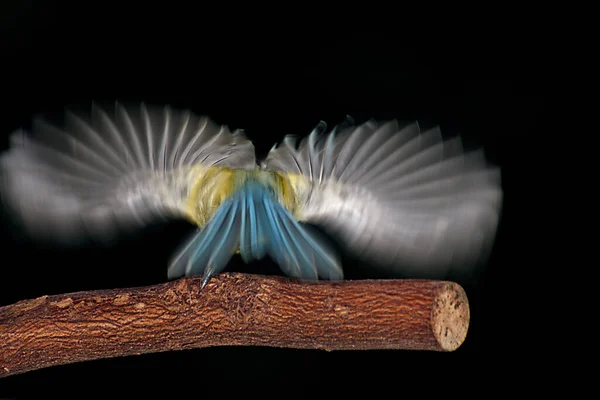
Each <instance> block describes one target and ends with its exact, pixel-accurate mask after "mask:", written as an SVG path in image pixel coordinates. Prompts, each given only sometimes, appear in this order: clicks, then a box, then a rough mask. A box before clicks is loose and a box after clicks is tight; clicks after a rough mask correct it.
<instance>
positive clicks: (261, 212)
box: [168, 181, 343, 284]
mask: <svg viewBox="0 0 600 400" xmlns="http://www.w3.org/2000/svg"><path fill="white" fill-rule="evenodd" d="M238 248H239V250H240V255H241V256H242V258H243V260H244V261H245V262H250V261H252V260H259V259H261V258H263V257H264V256H266V255H267V254H268V255H269V256H271V257H272V258H273V259H274V261H275V262H277V263H278V264H279V266H280V268H281V270H282V272H284V273H285V274H286V275H288V276H292V277H296V278H300V279H318V278H319V277H320V278H322V279H343V272H342V269H341V265H340V261H339V258H338V256H337V253H336V252H335V250H334V249H333V248H332V247H331V245H330V244H329V242H328V241H327V239H325V238H324V237H322V236H320V235H319V234H318V232H316V231H313V230H312V229H311V228H310V227H309V226H306V225H303V224H301V223H299V222H297V221H296V220H295V219H294V218H293V216H292V215H291V214H290V213H289V212H288V211H287V210H286V209H285V208H284V207H283V206H282V205H281V204H280V203H279V202H278V201H277V199H276V198H275V196H274V195H273V194H272V193H271V192H270V191H269V190H268V189H267V188H266V187H264V186H262V185H260V184H259V183H257V182H253V181H250V182H248V183H247V184H245V185H244V187H242V188H241V189H240V190H238V191H237V192H236V193H235V194H234V195H233V196H232V197H231V198H230V199H228V200H227V201H225V202H224V203H223V204H222V205H221V206H220V207H219V209H218V210H217V212H216V213H215V215H214V216H213V217H212V219H211V220H210V221H209V222H208V224H207V225H206V226H205V227H204V229H203V230H201V231H199V232H197V233H196V234H195V235H194V236H193V238H192V239H190V240H189V241H187V242H186V243H185V245H183V246H182V247H181V249H180V250H179V251H178V252H177V253H176V255H175V257H174V258H173V261H172V263H171V266H170V267H169V273H168V274H169V278H171V279H172V278H177V277H180V276H183V275H186V276H195V275H200V274H203V275H204V279H203V284H205V283H206V282H207V281H208V280H209V279H210V277H211V276H212V275H214V274H218V273H219V272H221V271H223V270H224V269H225V267H226V266H227V263H228V262H229V260H230V259H231V257H232V256H233V254H234V253H235V251H236V249H238Z"/></svg>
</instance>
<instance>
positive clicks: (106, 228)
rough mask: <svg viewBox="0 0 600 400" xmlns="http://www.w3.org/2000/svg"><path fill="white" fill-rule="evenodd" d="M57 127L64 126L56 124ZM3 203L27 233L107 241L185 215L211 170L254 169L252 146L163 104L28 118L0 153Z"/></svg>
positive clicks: (205, 120) (49, 237) (56, 238)
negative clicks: (55, 118) (56, 118)
mask: <svg viewBox="0 0 600 400" xmlns="http://www.w3.org/2000/svg"><path fill="white" fill-rule="evenodd" d="M63 126H64V127H63ZM0 161H1V164H0V171H1V175H0V178H1V181H0V184H1V186H0V190H1V192H0V193H1V196H2V200H3V202H4V204H5V206H7V207H8V209H9V210H10V211H12V214H13V215H15V216H16V217H17V218H18V220H20V222H21V223H22V225H23V227H24V228H25V229H26V231H27V232H28V233H29V234H30V235H31V236H33V237H35V238H39V239H42V240H44V239H47V240H51V241H53V242H56V241H58V242H61V243H63V244H76V243H80V242H81V241H82V240H87V239H92V240H94V241H97V242H106V241H111V240H113V239H115V238H117V237H119V235H120V233H123V232H125V231H132V230H134V229H136V228H140V227H142V226H144V225H146V224H149V223H152V222H155V221H159V220H165V219H171V218H189V219H192V218H190V215H189V214H190V212H191V211H190V207H189V204H187V199H188V198H189V195H190V192H191V191H192V190H194V184H195V183H196V182H199V181H201V179H202V178H203V176H205V175H206V174H207V173H208V172H209V171H210V170H211V169H214V167H229V168H241V169H252V168H255V166H256V161H255V155H254V147H253V145H252V144H251V143H250V141H248V140H247V139H246V137H245V136H244V135H243V134H242V133H241V132H240V131H235V132H231V131H230V130H229V129H228V128H227V127H226V126H220V125H217V124H216V123H214V122H213V121H211V120H210V119H208V118H207V117H201V116H197V115H195V114H194V113H192V112H190V111H186V110H176V109H172V108H170V107H168V106H166V107H151V106H146V105H145V104H141V105H139V106H136V107H126V106H124V105H122V104H120V103H116V104H115V107H114V109H113V110H111V111H110V112H106V111H105V110H104V109H102V108H100V107H99V106H97V105H93V106H92V109H91V114H90V115H88V116H85V117H84V116H81V115H78V114H75V113H73V112H70V111H67V112H66V114H65V119H64V125H62V126H61V127H58V126H55V125H52V124H50V123H49V122H47V121H46V120H43V119H39V118H38V119H35V120H34V121H33V126H32V129H31V131H28V132H24V131H22V130H21V131H18V132H15V133H14V134H13V135H12V136H11V139H10V149H9V150H8V151H7V152H6V153H4V154H3V155H2V157H1V160H0Z"/></svg>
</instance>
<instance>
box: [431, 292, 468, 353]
mask: <svg viewBox="0 0 600 400" xmlns="http://www.w3.org/2000/svg"><path fill="white" fill-rule="evenodd" d="M431 318H432V321H431V326H432V328H433V333H434V335H435V337H436V339H437V341H438V343H439V344H440V347H441V348H442V350H445V351H454V350H456V349H457V348H459V347H460V345H461V344H462V343H463V342H464V341H465V338H466V337H467V331H468V330H469V320H470V311H469V301H468V299H467V295H466V293H465V291H464V290H463V288H462V287H460V286H459V285H457V284H455V283H448V284H447V285H445V286H444V287H443V288H441V289H440V290H439V292H438V293H437V296H436V297H435V300H434V306H433V309H432V314H431Z"/></svg>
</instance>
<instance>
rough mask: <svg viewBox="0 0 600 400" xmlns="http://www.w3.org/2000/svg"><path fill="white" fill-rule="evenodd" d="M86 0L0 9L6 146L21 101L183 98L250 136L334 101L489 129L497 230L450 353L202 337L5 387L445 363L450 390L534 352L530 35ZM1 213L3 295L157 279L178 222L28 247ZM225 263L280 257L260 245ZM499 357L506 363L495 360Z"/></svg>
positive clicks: (320, 378)
mask: <svg viewBox="0 0 600 400" xmlns="http://www.w3.org/2000/svg"><path fill="white" fill-rule="evenodd" d="M89 7H90V8H89V9H87V10H86V11H83V10H74V9H71V8H66V7H58V6H55V5H53V4H52V3H44V5H35V6H34V5H32V4H31V3H28V2H21V3H19V4H18V5H16V6H13V7H12V8H7V9H6V10H5V11H4V14H3V15H2V18H3V19H2V29H3V34H2V39H3V41H4V42H3V48H2V68H3V72H2V78H3V86H2V99H3V102H4V103H3V105H2V107H3V108H2V110H3V112H2V123H1V128H2V129H1V132H2V139H1V142H0V144H1V145H2V147H3V149H4V148H6V146H7V137H8V134H9V133H10V132H12V131H13V130H15V129H17V128H19V127H22V126H24V127H26V126H27V124H28V123H29V121H30V119H31V117H32V116H33V115H35V114H37V113H40V112H44V113H46V112H60V111H62V109H63V107H64V106H67V105H76V106H84V107H85V106H87V105H89V104H90V102H91V101H98V102H111V101H114V100H121V101H134V102H137V101H146V102H149V103H155V104H171V105H172V106H175V107H185V108H190V109H191V110H193V111H195V112H197V113H200V114H208V115H210V116H211V117H213V118H214V119H215V120H216V121H217V122H220V123H224V124H227V125H229V126H230V127H231V128H234V129H235V128H244V129H245V130H246V132H247V134H248V136H249V137H250V138H251V139H252V140H253V141H254V143H255V146H256V147H257V152H258V153H259V154H264V153H265V152H266V151H268V150H269V148H270V147H271V146H272V145H273V143H274V142H276V141H279V140H280V139H281V138H282V137H283V135H285V134H290V133H291V134H298V135H304V134H306V133H308V132H310V130H311V129H312V128H313V127H314V126H315V125H316V123H317V122H319V120H324V121H326V122H327V123H328V124H329V125H330V127H331V126H333V125H335V124H336V123H338V122H340V121H341V120H342V119H343V118H344V116H345V115H347V114H349V115H351V116H353V117H354V118H355V119H356V120H359V121H360V120H364V119H366V118H375V119H388V118H398V119H401V120H407V121H412V120H418V121H420V122H421V123H423V124H424V125H433V124H439V125H440V126H441V128H442V132H444V133H445V134H448V135H457V134H460V135H461V136H462V137H463V138H464V139H465V143H466V144H467V146H472V147H479V146H482V147H484V148H485V150H486V155H487V157H488V158H489V159H490V161H492V162H493V163H495V164H497V165H499V166H500V167H501V168H502V181H503V188H504V191H505V201H504V208H503V215H502V219H501V223H500V227H499V231H498V235H497V241H496V246H495V248H494V251H493V253H492V256H491V259H490V261H489V265H488V267H487V268H486V269H485V270H484V271H483V272H482V273H481V276H480V277H478V279H477V280H475V281H469V282H461V283H463V284H464V287H465V289H466V290H467V294H468V296H469V300H470V303H471V312H472V320H471V328H470V331H469V335H468V337H467V340H466V342H465V343H464V345H463V346H462V347H461V348H459V349H458V350H457V351H456V352H453V353H448V354H441V353H428V352H404V351H372V352H333V353H326V352H320V351H299V350H286V349H271V348H211V349H201V350H196V351H186V352H173V353H164V354H154V355H145V356H136V357H127V358H120V359H115V360H99V361H93V362H86V363H80V364H76V365H68V366H59V367H54V368H48V369H44V370H39V371H34V372H30V373H27V374H24V375H18V376H13V377H9V378H6V379H2V380H0V397H2V396H15V395H24V394H29V393H32V392H37V391H38V390H41V391H42V392H43V393H44V394H47V395H51V396H64V395H67V394H71V393H75V394H77V393H80V392H78V391H79V390H81V389H79V388H80V387H83V388H94V391H107V393H111V392H112V391H113V390H114V388H115V387H116V386H117V385H122V386H123V387H124V388H127V389H130V390H133V391H136V392H137V391H139V390H142V388H144V389H149V390H150V391H151V392H153V391H154V390H158V389H164V388H169V390H175V391H187V390H191V391H192V392H195V393H196V394H197V395H202V394H203V393H204V391H205V390H208V389H211V388H218V389H220V390H226V391H228V390H230V389H232V388H234V387H236V386H237V385H239V387H241V388H243V389H244V390H249V389H250V388H258V389H259V390H268V389H269V388H272V387H273V386H272V385H273V383H281V382H284V383H285V384H287V385H288V390H289V388H290V387H291V388H294V389H293V390H294V391H295V390H297V389H302V388H305V387H311V386H314V385H316V384H319V383H321V384H324V385H327V386H329V387H334V388H338V389H341V388H351V389H354V388H357V387H392V386H393V387H396V386H398V385H400V384H401V385H404V387H410V386H411V384H413V383H415V382H416V381H417V379H418V378H423V379H425V380H431V379H433V377H440V376H442V377H443V378H450V379H456V380H458V381H459V382H460V381H462V380H464V379H466V380H467V381H469V382H471V384H468V385H465V386H461V389H460V391H461V392H464V391H466V392H477V391H478V390H479V389H477V387H478V385H477V384H476V382H483V381H487V380H490V381H491V382H493V383H494V384H495V385H499V386H502V385H504V384H505V383H506V382H508V381H510V382H511V384H515V383H516V382H518V380H519V379H518V378H519V377H524V376H526V371H527V370H528V368H530V367H531V365H532V364H533V363H534V362H535V356H534V355H533V353H532V352H522V351H521V349H522V348H523V347H524V346H526V345H527V343H528V341H529V337H530V334H531V330H530V327H531V326H533V324H535V322H536V321H535V320H533V319H531V318H529V317H526V315H529V311H530V310H531V309H533V308H534V307H535V305H534V304H535V303H534V302H531V301H530V300H531V298H533V295H532V294H529V295H528V294H527V292H526V287H525V284H524V283H523V282H525V281H526V279H524V278H526V277H528V276H534V274H535V273H536V271H532V270H531V269H530V268H531V265H530V264H528V259H529V255H528V245H529V244H528V243H529V242H530V241H531V238H530V237H529V236H528V232H527V231H526V230H525V229H523V220H524V219H525V216H526V215H527V213H528V212H529V210H527V209H526V208H525V207H524V204H525V203H526V201H524V199H523V195H522V193H523V192H524V190H526V188H527V187H528V186H529V184H530V181H529V179H530V177H531V175H530V173H529V171H528V170H527V162H528V159H527V158H526V157H527V153H526V151H525V149H526V145H527V144H529V143H533V142H535V141H537V140H541V139H542V134H543V132H544V127H543V125H542V124H543V121H542V120H541V113H542V111H543V110H544V107H545V101H546V99H545V97H544V93H543V90H542V88H543V85H542V82H543V80H544V77H543V74H544V69H543V67H542V65H543V61H542V59H541V54H540V50H539V49H540V47H539V46H536V45H533V44H529V43H524V42H521V41H518V43H516V42H510V43H506V42H505V41H504V39H505V38H504V37H502V36H503V35H499V36H500V37H497V38H495V39H489V38H485V39H484V38H482V37H479V38H478V37H477V35H468V36H469V37H470V40H469V41H468V42H465V41H463V40H462V39H458V38H457V39H454V38H449V37H447V36H446V35H444V32H443V30H441V32H440V33H438V34H437V35H433V34H432V36H433V37H434V39H432V40H426V41H421V40H415V39H414V38H413V37H412V36H406V35H405V34H404V33H400V32H399V31H398V30H396V29H389V30H381V31H377V32H375V31H358V30H357V29H355V24H352V23H348V25H346V26H345V29H340V30H338V31H337V33H331V34H324V33H323V32H320V31H319V30H320V27H321V25H322V24H324V22H319V23H318V25H317V26H316V27H314V28H311V25H312V24H314V23H316V21H307V24H306V26H304V27H303V28H299V29H298V30H297V31H294V30H292V29H290V30H289V32H288V31H287V30H286V31H285V33H284V32H283V31H282V30H281V28H277V29H275V28H268V27H265V26H263V25H262V24H260V23H257V24H256V25H255V26H252V27H248V28H245V29H241V28H239V29H233V27H234V26H235V24H234V23H228V21H227V19H226V18H225V17H224V16H219V17H216V16H214V15H205V14H193V15H187V16H186V11H185V10H183V9H182V10H178V11H176V12H173V15H171V14H170V13H168V14H165V15H163V14H162V10H159V12H157V13H156V14H153V15H152V17H148V16H147V15H146V14H143V13H141V12H140V11H139V9H138V10H135V11H131V10H127V11H125V10H124V9H112V10H110V11H107V10H103V9H101V8H100V7H97V6H94V7H92V6H91V5H90V6H89ZM155 12H156V10H155ZM190 13H191V12H190ZM182 17H183V18H182ZM219 19H220V20H221V23H220V24H215V25H214V26H211V27H210V28H207V27H206V26H202V25H203V24H202V21H209V20H210V21H211V22H212V23H213V24H214V22H218V21H219ZM309 22H310V23H309ZM356 25H358V24H356ZM425 31H428V30H426V29H424V30H423V32H425ZM478 40H479V41H478ZM3 227H4V228H5V229H4V230H3V233H2V234H3V235H4V237H3V238H2V253H3V257H2V266H1V275H0V305H6V304H10V303H13V302H15V301H18V300H21V299H27V298H33V297H37V296H41V295H47V294H48V295H49V294H58V293H64V292H71V291H80V290H92V289H105V288H117V287H128V286H141V285H150V284H156V283H160V282H164V281H165V280H166V268H165V265H166V262H167V260H168V256H169V254H170V251H171V250H172V249H173V247H174V246H175V245H176V244H177V243H178V241H179V240H181V238H182V237H183V235H184V234H185V233H186V232H187V231H188V229H189V227H188V226H187V225H186V224H172V225H169V226H165V227H160V228H159V229H154V230H151V231H149V232H146V233H144V234H141V235H140V238H139V239H131V240H128V241H126V242H123V243H119V244H118V245H117V246H116V248H114V249H110V250H107V249H85V250H81V251H61V250H57V249H48V248H38V247H35V246H34V245H32V244H29V243H27V242H25V241H23V240H22V239H21V238H19V237H18V236H15V235H14V234H13V233H12V229H11V227H10V225H9V224H8V223H5V224H3ZM234 264H235V263H234ZM236 268H237V269H239V270H245V271H247V272H253V271H255V272H260V273H262V272H266V273H277V271H276V268H273V266H272V265H269V263H268V262H267V263H264V264H262V263H257V264H256V265H250V266H240V265H233V266H232V269H236ZM516 277H518V279H516ZM519 282H521V283H519ZM0 346H1V344H0ZM531 349H532V348H531V347H530V350H531ZM517 354H518V359H517V357H516V355H517ZM505 362H508V363H510V364H509V365H510V368H508V369H506V368H505V367H502V365H504V363H505ZM490 390H491V389H490ZM248 393H249V392H248ZM486 393H487V390H486Z"/></svg>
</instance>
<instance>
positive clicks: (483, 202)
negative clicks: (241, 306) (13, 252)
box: [0, 101, 503, 288]
mask: <svg viewBox="0 0 600 400" xmlns="http://www.w3.org/2000/svg"><path fill="white" fill-rule="evenodd" d="M282 136H283V135H282ZM0 193H1V196H2V201H3V204H4V205H5V206H6V207H7V208H9V209H10V212H11V213H12V215H14V216H15V218H16V219H17V220H18V221H19V223H20V224H21V226H22V227H23V228H24V229H25V231H26V232H27V234H28V235H30V236H31V237H32V238H35V239H50V240H51V241H53V243H55V244H56V245H73V244H77V243H80V242H81V241H83V240H86V239H90V238H91V239H93V240H95V241H99V242H104V241H112V240H115V239H116V240H118V238H119V237H121V236H122V235H123V234H125V233H127V232H136V231H137V230H139V229H141V228H143V227H145V226H147V225H149V224H151V223H154V222H157V221H170V220H187V221H189V222H190V223H191V224H193V225H194V226H195V229H194V231H193V232H191V234H190V236H189V238H185V239H184V240H182V243H181V244H179V245H178V246H179V247H177V248H175V249H174V250H173V252H172V255H171V258H170V260H169V263H168V265H167V266H166V272H167V279H170V280H172V279H177V278H181V277H192V276H201V277H202V288H204V286H205V285H206V284H207V283H208V282H209V280H210V279H211V277H213V276H215V275H217V274H219V273H221V272H223V271H224V270H225V269H226V267H227V264H228V263H229V262H230V260H231V258H232V257H234V256H236V255H239V256H241V258H242V259H243V261H244V262H246V263H250V262H251V261H253V260H261V259H263V258H265V257H267V256H268V257H270V258H271V259H272V260H273V261H275V262H276V264H277V265H278V266H279V268H280V269H281V271H282V272H283V273H284V274H285V275H287V276H289V277H292V278H297V279H300V280H307V281H308V280H312V281H314V280H343V279H344V268H343V265H342V261H341V260H342V255H344V254H347V255H349V256H352V257H355V258H356V259H358V260H364V261H365V262H367V263H368V265H373V266H375V267H376V268H382V270H383V271H388V272H389V273H390V274H392V273H398V272H401V273H405V274H406V275H407V276H412V275H411V274H413V275H418V276H423V275H424V276H427V277H436V276H441V275H443V274H444V273H447V271H448V270H449V269H450V268H459V269H464V270H468V269H470V268H473V267H474V265H477V264H478V263H480V262H481V261H482V260H484V262H485V259H486V257H487V256H488V255H489V253H490V249H491V248H492V246H493V243H494V240H495V236H496V231H497V226H498V221H499V216H500V212H501V208H502V200H503V191H502V185H501V174H500V168H499V167H497V166H494V165H491V164H490V163H489V162H488V161H487V159H486V157H485V154H484V151H483V149H476V150H469V151H467V150H465V149H464V146H463V143H462V140H461V138H460V137H453V138H449V139H448V138H444V137H443V136H442V133H441V129H440V127H439V126H436V127H433V128H431V129H426V130H421V128H420V125H419V123H418V122H412V123H407V124H401V123H400V122H399V121H398V120H395V119H394V120H385V121H376V120H374V119H370V120H367V121H365V122H363V123H358V124H357V123H355V122H354V120H353V119H352V118H351V117H347V118H346V120H344V121H342V122H340V123H339V124H338V125H335V126H334V127H333V129H331V130H328V127H327V124H326V123H325V122H324V121H320V122H319V123H318V124H317V125H316V127H315V128H314V129H313V130H312V131H311V132H310V133H309V134H308V135H306V136H304V137H299V136H297V135H291V134H288V135H285V136H284V137H283V138H282V140H281V142H278V143H276V144H274V145H273V147H272V148H271V149H270V151H268V153H267V155H266V157H264V158H263V159H262V160H257V157H256V154H255V148H254V145H253V143H252V141H251V140H250V139H248V137H247V136H246V133H245V131H244V130H242V129H237V130H231V129H230V128H229V127H228V126H227V125H222V124H218V123H216V122H215V121H214V120H212V119H211V118H210V117H209V116H206V115H202V114H198V113H195V112H193V111H191V110H189V109H183V108H181V109H180V108H176V107H172V106H170V105H151V104H146V103H144V102H140V103H135V104H132V105H125V104H123V103H121V102H118V101H116V102H114V103H113V104H112V105H111V106H110V107H104V106H100V105H98V104H96V103H93V104H92V105H91V110H90V111H89V112H85V113H78V112H75V111H72V110H70V109H68V108H66V109H65V113H64V118H63V120H62V122H61V123H54V122H50V121H48V120H47V119H45V118H43V117H40V116H36V117H34V118H33V121H32V124H31V128H30V129H18V130H16V131H14V132H12V134H11V135H10V140H9V147H8V149H7V150H5V151H4V152H3V153H2V155H1V156H0Z"/></svg>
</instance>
